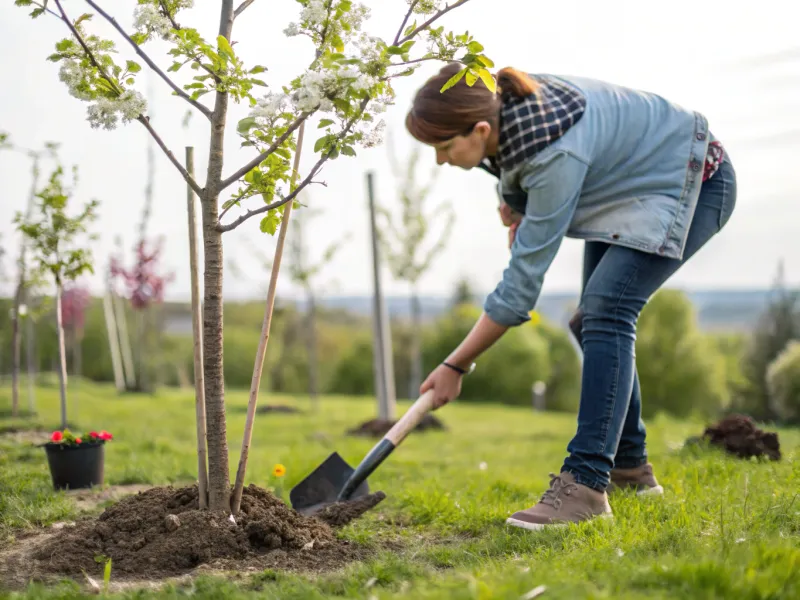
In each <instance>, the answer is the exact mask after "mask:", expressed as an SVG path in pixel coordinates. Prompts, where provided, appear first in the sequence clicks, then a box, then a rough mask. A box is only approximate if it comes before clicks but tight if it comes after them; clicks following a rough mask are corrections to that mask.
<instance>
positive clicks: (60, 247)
mask: <svg viewBox="0 0 800 600" xmlns="http://www.w3.org/2000/svg"><path fill="white" fill-rule="evenodd" d="M63 174H64V170H63V168H62V167H61V166H58V167H57V168H56V169H55V170H54V171H53V173H52V175H51V176H50V179H49V181H48V183H47V185H46V186H45V187H44V189H42V190H41V191H40V192H37V194H36V199H37V203H36V209H38V211H37V212H38V216H36V215H34V216H32V217H31V218H26V216H25V215H23V214H22V213H20V212H18V213H17V216H16V218H15V219H14V223H15V224H16V225H17V227H18V229H19V230H20V231H21V232H22V234H23V235H24V236H25V237H27V238H28V240H30V243H31V251H32V253H33V260H34V263H35V265H36V271H37V272H38V274H40V275H42V276H49V277H51V278H52V280H53V283H54V284H55V295H56V306H55V310H56V330H57V333H58V359H59V360H58V364H59V367H58V379H59V391H60V394H61V427H62V428H64V427H66V426H67V363H66V351H65V348H64V322H63V316H64V315H63V311H62V306H61V297H62V293H63V290H64V283H65V282H68V281H75V279H77V278H78V277H79V276H80V275H81V274H83V273H84V272H87V271H88V272H93V269H92V264H91V252H90V251H89V249H88V248H87V244H86V239H83V238H84V234H86V233H87V226H88V225H89V223H91V222H92V221H93V220H94V219H95V218H96V209H97V205H98V203H97V201H96V200H92V201H90V202H89V203H88V204H87V205H86V206H85V207H84V208H83V210H82V211H81V212H80V213H78V214H77V215H76V216H74V217H71V216H69V215H68V214H67V209H68V206H67V205H68V204H69V200H70V198H71V196H72V190H70V189H67V188H65V187H64V182H63V180H62V177H63ZM73 179H74V180H77V171H74V176H73ZM88 237H89V239H94V238H95V237H96V236H93V235H90V236H88Z"/></svg>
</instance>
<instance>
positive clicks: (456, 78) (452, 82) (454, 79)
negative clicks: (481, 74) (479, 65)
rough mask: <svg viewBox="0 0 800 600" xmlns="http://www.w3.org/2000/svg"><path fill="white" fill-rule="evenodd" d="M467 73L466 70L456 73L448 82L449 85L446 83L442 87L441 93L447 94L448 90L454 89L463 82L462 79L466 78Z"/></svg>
mask: <svg viewBox="0 0 800 600" xmlns="http://www.w3.org/2000/svg"><path fill="white" fill-rule="evenodd" d="M466 72H467V71H466V69H461V70H460V71H459V72H458V73H456V74H455V75H453V76H452V77H451V78H450V79H448V80H447V83H445V84H444V85H443V86H442V89H441V90H439V92H440V93H441V92H446V91H447V90H449V89H450V88H451V87H453V86H454V85H455V84H457V83H458V82H459V81H460V80H461V78H462V77H464V74H465V73H466Z"/></svg>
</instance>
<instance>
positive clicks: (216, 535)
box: [0, 485, 385, 579]
mask: <svg viewBox="0 0 800 600" xmlns="http://www.w3.org/2000/svg"><path fill="white" fill-rule="evenodd" d="M384 497H385V495H384V494H383V493H382V492H379V493H377V494H373V495H372V496H371V497H369V499H364V500H362V502H363V503H362V504H361V505H360V506H351V505H350V503H345V504H343V505H332V506H330V507H328V509H327V510H326V512H325V514H323V515H320V517H319V518H316V517H306V516H303V515H301V514H299V513H297V512H296V511H294V510H293V509H292V508H290V507H289V506H287V505H286V504H284V503H283V502H282V501H281V500H280V499H278V498H277V497H275V496H274V495H273V494H271V493H270V492H268V491H267V490H264V489H262V488H259V487H256V486H254V485H250V486H248V487H247V488H245V490H244V494H243V497H242V504H241V512H240V514H239V516H238V518H237V519H236V520H235V521H233V520H232V519H231V517H230V515H229V514H228V513H226V512H221V513H214V512H210V511H201V510H199V509H198V494H197V486H191V487H183V488H177V489H176V488H173V487H157V488H151V489H149V490H147V491H144V492H140V493H138V494H136V495H135V496H129V497H127V498H124V499H122V500H120V501H119V502H118V503H116V504H114V505H113V506H111V507H109V508H107V509H106V510H105V511H104V512H103V513H102V514H100V515H99V516H98V517H96V518H92V519H87V520H85V521H79V522H78V523H76V524H75V525H74V526H72V527H64V528H60V529H59V530H57V531H56V532H54V533H53V534H52V535H50V536H48V537H47V538H46V539H44V540H42V542H41V543H39V544H38V545H36V546H35V547H34V548H32V549H31V550H30V551H29V553H28V555H27V556H17V557H16V558H17V563H18V564H17V565H10V564H6V565H2V567H3V568H1V569H0V572H2V571H6V569H10V568H16V569H20V570H22V571H25V572H28V573H31V574H33V573H36V574H59V575H72V576H81V575H82V572H83V571H85V572H86V573H87V574H89V575H92V576H95V575H97V576H101V577H102V569H103V561H104V560H105V558H111V559H112V561H113V562H112V578H116V579H119V578H123V579H125V578H130V579H138V578H143V577H145V578H147V579H156V578H161V577H168V576H175V575H180V574H183V573H186V572H189V571H192V570H193V569H195V568H196V567H198V566H200V565H208V566H210V567H212V568H221V569H228V568H231V569H235V570H240V569H242V568H244V567H246V566H248V565H251V566H256V567H257V568H259V569H264V568H277V569H287V570H314V571H322V570H329V569H332V568H337V567H339V566H341V565H342V564H344V563H346V562H349V561H351V560H355V559H358V558H363V556H364V554H365V550H364V548H361V547H359V546H357V545H354V544H350V543H348V542H347V541H345V540H340V539H338V538H337V537H336V535H335V531H334V528H336V527H341V526H343V525H345V524H347V523H349V522H350V521H352V520H353V519H355V518H357V517H359V516H361V515H362V514H363V513H364V512H365V511H366V510H368V509H369V508H372V507H373V506H375V505H376V504H378V503H379V502H380V501H381V500H383V498H384ZM366 500H368V501H366ZM365 501H366V502H365ZM8 572H10V571H8ZM17 575H19V573H17Z"/></svg>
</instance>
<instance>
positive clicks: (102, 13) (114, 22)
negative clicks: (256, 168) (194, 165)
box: [86, 0, 211, 119]
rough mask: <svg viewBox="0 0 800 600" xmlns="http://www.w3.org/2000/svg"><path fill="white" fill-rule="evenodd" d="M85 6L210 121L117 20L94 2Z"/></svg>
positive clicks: (204, 110)
mask: <svg viewBox="0 0 800 600" xmlns="http://www.w3.org/2000/svg"><path fill="white" fill-rule="evenodd" d="M86 4H88V5H89V6H91V7H92V8H93V9H94V10H96V11H97V12H98V13H100V16H102V17H103V18H104V19H105V20H106V21H108V22H109V23H111V25H113V27H114V29H116V30H117V31H118V32H119V34H120V35H121V36H122V37H124V38H125V39H126V40H127V41H128V42H129V43H130V45H131V46H133V49H134V50H136V54H138V55H139V56H141V57H142V60H143V61H144V62H146V63H147V66H148V67H150V68H151V69H152V70H153V71H155V72H156V73H157V74H158V76H159V77H161V79H163V80H164V81H165V82H166V84H167V85H168V86H169V87H171V88H172V90H173V91H174V92H175V94H176V95H177V96H179V97H181V98H183V99H184V100H186V101H187V102H188V103H189V104H191V105H192V106H194V107H195V108H196V109H197V110H199V111H200V112H201V113H203V114H204V115H205V116H206V118H207V119H211V110H210V109H209V108H207V107H205V106H203V105H202V104H200V103H199V102H198V101H197V100H194V99H192V98H191V97H190V96H189V95H188V94H187V93H186V92H184V91H183V90H182V89H181V88H179V87H178V86H177V85H176V84H175V82H174V81H172V80H171V79H170V78H169V77H167V74H166V73H164V71H162V70H161V69H160V68H159V67H158V65H156V63H154V62H153V61H152V60H151V59H150V57H149V56H148V55H147V54H145V52H144V51H143V50H142V48H141V46H139V44H137V43H136V42H134V41H133V40H132V39H131V36H129V35H128V34H127V33H125V30H124V29H123V28H122V27H120V25H119V23H117V20H116V19H115V18H114V17H112V16H111V15H109V14H108V13H107V12H106V11H104V10H103V9H102V8H100V7H99V6H98V5H97V3H96V2H94V0H86Z"/></svg>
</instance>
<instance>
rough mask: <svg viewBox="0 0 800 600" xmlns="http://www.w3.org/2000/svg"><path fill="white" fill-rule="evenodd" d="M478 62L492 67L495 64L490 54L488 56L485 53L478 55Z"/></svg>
mask: <svg viewBox="0 0 800 600" xmlns="http://www.w3.org/2000/svg"><path fill="white" fill-rule="evenodd" d="M478 62H479V63H481V64H482V65H483V66H484V67H489V68H491V67H493V66H494V61H493V60H492V59H490V58H489V57H488V56H486V55H485V54H481V55H480V56H479V57H478Z"/></svg>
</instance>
